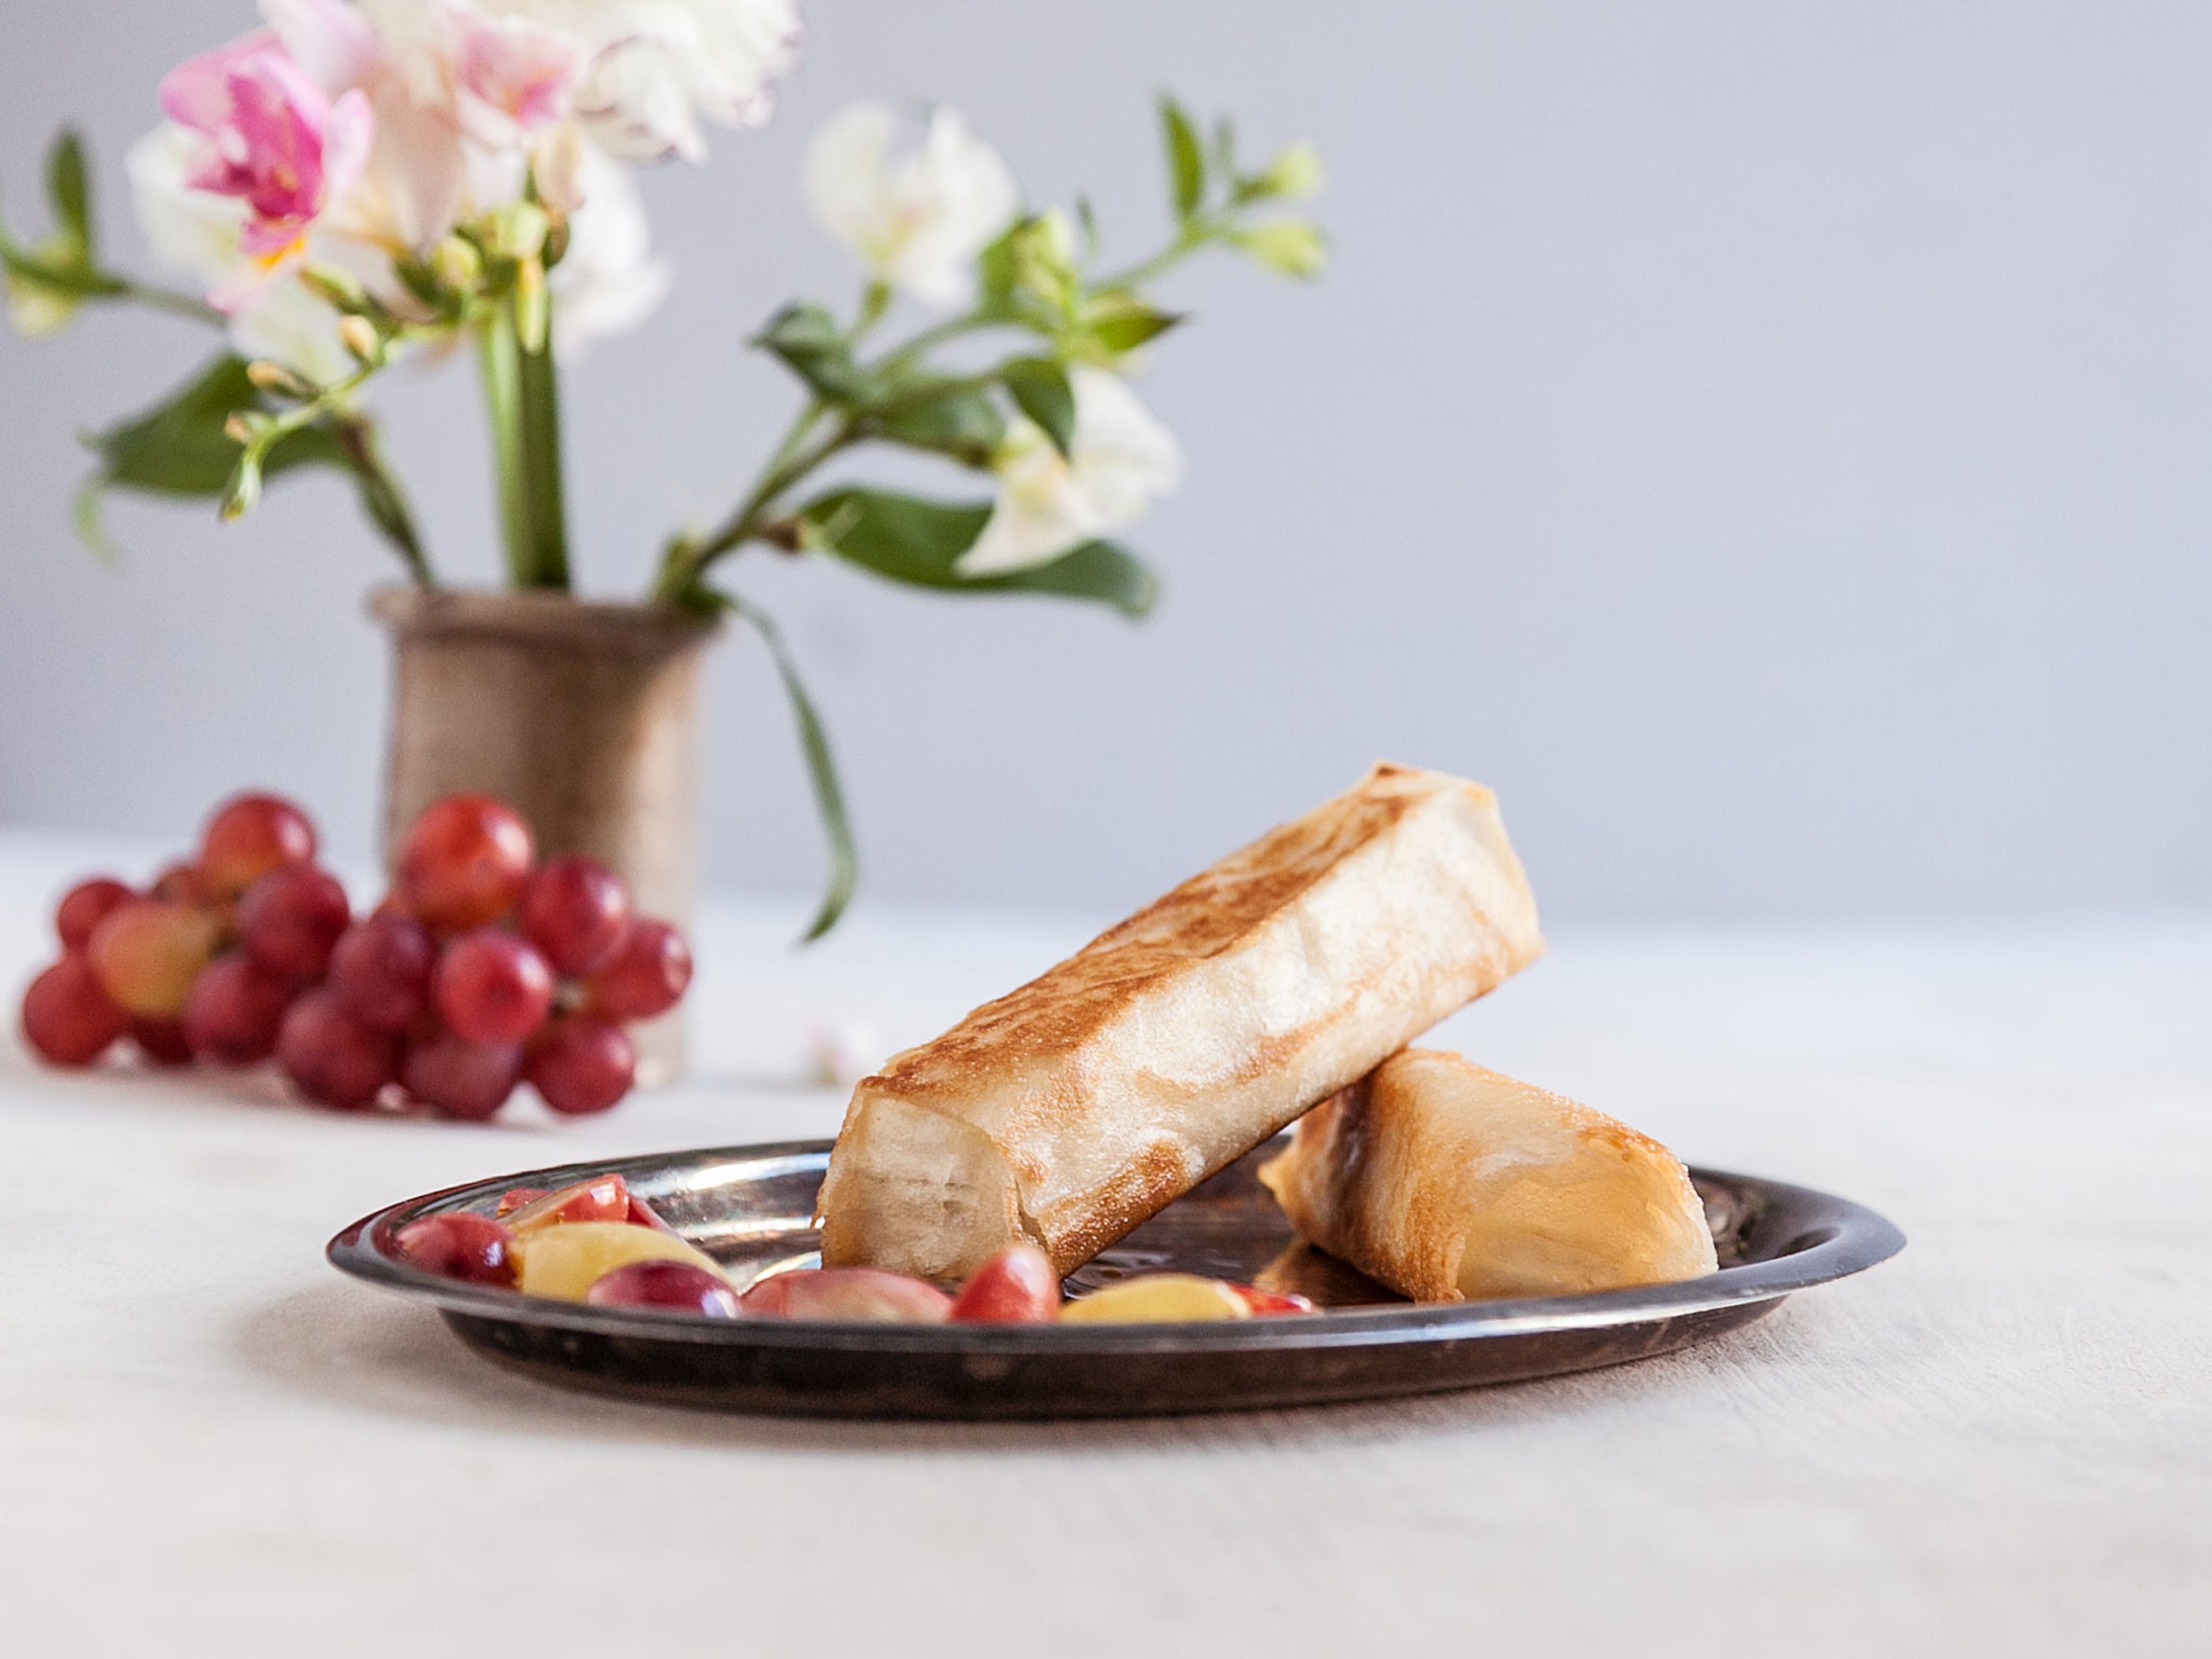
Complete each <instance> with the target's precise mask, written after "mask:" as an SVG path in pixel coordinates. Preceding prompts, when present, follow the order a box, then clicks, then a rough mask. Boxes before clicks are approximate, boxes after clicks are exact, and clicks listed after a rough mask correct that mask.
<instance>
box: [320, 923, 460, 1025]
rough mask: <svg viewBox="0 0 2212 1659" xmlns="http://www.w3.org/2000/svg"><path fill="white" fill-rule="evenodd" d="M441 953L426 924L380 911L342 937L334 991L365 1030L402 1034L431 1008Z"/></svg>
mask: <svg viewBox="0 0 2212 1659" xmlns="http://www.w3.org/2000/svg"><path fill="white" fill-rule="evenodd" d="M437 963H438V947H437V945H436V943H435V941H433V940H432V939H431V938H430V935H429V933H428V930H426V929H425V928H424V927H423V926H422V923H421V922H419V921H416V920H415V918H414V917H412V916H404V915H400V914H399V913H398V911H396V910H380V911H379V912H378V913H377V914H376V915H372V916H370V917H368V918H367V919H366V920H365V921H357V922H356V923H355V924H354V925H353V926H352V927H349V928H347V929H346V930H345V932H344V933H341V934H339V935H338V942H337V944H336V945H333V946H332V947H331V980H330V983H331V989H332V990H333V991H336V992H337V994H338V997H339V999H340V1000H342V1001H343V1003H344V1004H345V1006H346V1012H349V1013H350V1014H351V1015H352V1016H353V1017H354V1018H356V1019H357V1020H359V1021H361V1022H362V1024H364V1025H373V1026H374V1027H375V1028H376V1029H377V1030H380V1031H397V1030H401V1029H402V1028H404V1026H405V1025H406V1024H407V1023H408V1022H409V1021H410V1020H411V1019H413V1018H415V1016H416V1015H417V1014H419V1013H421V1012H422V1011H423V1009H425V1008H427V1007H428V1006H430V970H431V969H433V968H435V967H436V966H437Z"/></svg>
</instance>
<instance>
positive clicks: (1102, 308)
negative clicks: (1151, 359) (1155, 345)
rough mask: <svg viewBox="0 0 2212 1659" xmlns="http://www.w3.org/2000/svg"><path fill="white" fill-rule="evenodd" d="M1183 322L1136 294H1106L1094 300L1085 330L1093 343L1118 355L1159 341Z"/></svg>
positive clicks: (1176, 314) (1087, 308)
mask: <svg viewBox="0 0 2212 1659" xmlns="http://www.w3.org/2000/svg"><path fill="white" fill-rule="evenodd" d="M1182 320H1183V319H1182V315H1181V314H1180V313H1176V312H1172V311H1161V310H1159V309H1158V308H1157V307H1153V306H1152V305H1150V304H1148V303H1146V301H1143V300H1139V298H1138V297H1137V296H1136V295H1133V294H1126V293H1107V294H1101V295H1096V296H1095V297H1094V298H1093V299H1092V300H1091V304H1090V305H1089V306H1088V307H1086V308H1085V313H1084V319H1083V326H1084V331H1085V332H1086V333H1088V334H1089V335H1090V336H1091V338H1092V339H1094V340H1096V341H1097V343H1099V344H1100V345H1102V346H1103V347H1104V348H1105V349H1107V350H1108V351H1110V352H1113V353H1115V354H1117V355H1118V354H1120V353H1121V352H1124V351H1134V350H1135V349H1137V348H1138V347H1139V346H1140V345H1143V344H1144V343H1146V341H1147V340H1154V339H1158V337H1160V336H1161V335H1163V334H1164V333H1166V332H1167V331H1169V330H1170V329H1171V328H1173V327H1174V326H1175V325H1176V324H1177V323H1180V322H1181V321H1182Z"/></svg>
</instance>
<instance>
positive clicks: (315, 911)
mask: <svg viewBox="0 0 2212 1659" xmlns="http://www.w3.org/2000/svg"><path fill="white" fill-rule="evenodd" d="M315 849H316V837H315V827H314V825H313V823H310V822H309V821H308V819H307V814H306V813H304V812H302V811H301V810H300V809H299V808H298V807H297V806H295V805H293V804H292V803H291V802H289V801H288V800H284V799H281V798H280V797H277V796H275V795H261V794H249V795H240V796H238V797H236V798H235V799H232V800H229V801H227V802H225V803H224V804H223V805H221V806H219V807H217V808H216V811H215V813H214V815H213V816H212V817H210V818H209V819H208V822H207V828H206V829H205V831H204V833H203V835H202V836H201V840H200V848H199V854H198V856H197V858H196V859H194V860H191V862H189V863H185V864H177V865H173V866H170V867H169V868H168V869H167V870H166V871H164V872H162V873H161V876H160V877H159V878H157V879H156V880H155V883H154V884H153V885H152V886H151V887H150V888H149V889H148V890H146V891H144V892H139V891H137V890H133V889H132V888H131V887H128V886H126V885H125V884H123V883H122V882H120V881H117V880H115V879H114V878H112V877H107V876H100V877H95V878H93V879H92V880H89V881H86V882H81V883H79V884H77V885H76V886H75V887H73V888H71V889H70V890H69V892H68V894H67V895H65V896H64V898H63V899H62V902H61V904H60V907H59V908H58V909H57V911H56V912H55V915H54V927H55V931H56V932H57V933H59V934H60V935H61V942H62V950H63V953H64V954H63V956H62V959H61V960H60V961H59V962H58V963H54V965H53V966H52V967H51V968H49V969H46V971H45V972H44V973H42V974H40V975H39V976H38V978H36V979H35V980H33V981H32V982H31V987H30V989H29V990H28V991H27V992H26V993H25V994H24V996H23V1035H24V1037H25V1038H26V1040H27V1041H28V1042H29V1043H30V1046H31V1048H33V1050H34V1051H35V1052H36V1053H37V1054H39V1055H40V1057H41V1058H42V1059H45V1060H47V1061H49V1062H51V1063H52V1064H53V1065H56V1066H89V1065H91V1064H93V1063H94V1061H96V1060H99V1059H100V1057H101V1056H102V1055H104V1054H106V1053H107V1052H108V1051H109V1050H110V1049H111V1048H112V1047H113V1046H114V1045H115V1044H116V1043H117V1042H119V1041H121V1040H122V1039H124V1038H125V1037H128V1038H129V1040H130V1041H131V1043H132V1044H133V1045H135V1046H136V1048H137V1050H138V1052H139V1053H140V1054H143V1056H144V1057H145V1059H146V1060H149V1061H151V1062H152V1063H153V1064H155V1065H157V1066H181V1065H185V1064H188V1063H190V1062H191V1061H193V1060H203V1061H206V1062H208V1063H210V1064H212V1065H217V1066H253V1065H258V1064H259V1063H260V1062H262V1061H264V1060H269V1059H270V1058H272V1057H273V1058H274V1059H275V1060H276V1064H277V1066H279V1067H280V1068H282V1070H283V1073H284V1074H285V1076H286V1077H288V1078H289V1079H291V1081H292V1084H293V1085H294V1086H295V1088H296V1089H298V1091H300V1093H301V1094H302V1095H304V1096H305V1097H307V1099H309V1100H312V1101H315V1102H318V1103H320V1104H322V1105H325V1106H331V1107H336V1108H337V1109H341V1110H346V1111H360V1110H363V1109H368V1108H369V1107H372V1106H374V1105H377V1104H379V1103H388V1104H393V1105H403V1104H412V1105H415V1106H417V1107H421V1108H427V1109H429V1110H430V1111H432V1112H435V1113H436V1114H438V1115H441V1116H444V1117H453V1118H467V1119H478V1120H480V1119H483V1118H488V1117H489V1116H490V1115H492V1114H493V1113H495V1112H496V1111H497V1110H499V1109H500V1108H501V1106H502V1105H503V1104H505V1103H506V1102H507V1097H508V1096H510V1095H512V1094H513V1092H514V1090H515V1087H516V1085H518V1084H521V1083H527V1084H529V1085H531V1087H532V1088H533V1089H535V1090H536V1091H538V1096H539V1097H540V1098H542V1099H543V1100H544V1103H546V1105H548V1106H550V1108H552V1109H553V1110H555V1111H556V1112H561V1113H564V1114H568V1115H581V1114H584V1113H587V1112H603V1111H605V1110H606V1109H608V1108H609V1107H611V1106H612V1105H613V1104H614V1103H616V1102H617V1101H618V1100H620V1099H621V1098H622V1097H623V1096H624V1095H626V1094H628V1093H629V1090H630V1085H631V1084H632V1083H633V1082H634V1081H635V1077H636V1071H637V1051H636V1049H635V1047H634V1045H633V1044H632V1043H631V1041H630V1038H629V1033H628V1031H627V1030H625V1029H624V1027H625V1026H627V1025H628V1024H630V1023H631V1022H633V1021H635V1020H641V1019H650V1018H653V1016H654V1015H656V1014H660V1013H665V1012H667V1011H668V1010H669V1009H671V1008H672V1007H674V1006H676V1004H677V1002H678V1000H679V999H681V998H682V996H683V994H684V988H685V987H687V986H688V985H689V984H690V980H691V952H690V948H689V947H688V946H687V945H685V944H684V939H683V936H682V935H681V934H680V933H678V932H677V931H676V929H675V928H673V927H671V926H670V925H669V924H668V923H666V922H665V921H653V919H651V918H650V917H645V916H635V915H631V913H630V901H629V890H628V889H627V888H625V887H624V886H623V883H622V880H621V878H619V877H617V875H616V874H615V873H614V872H612V871H611V870H609V869H608V868H607V867H606V866H605V865H603V864H599V863H598V862H596V861H595V860H591V859H587V858H574V857H564V858H552V859H548V860H544V862H543V863H539V862H538V860H537V857H536V850H535V847H534V845H533V843H532V838H531V834H530V826H529V825H528V824H526V823H524V822H523V821H522V819H521V817H520V816H519V815H518V814H517V813H516V812H515V811H514V810H513V808H511V807H509V806H507V805H504V804H503V803H501V802H500V801H497V800H494V799H491V798H489V796H485V795H451V796H448V797H447V799H443V800H441V801H437V802H435V803H433V804H432V805H430V806H428V807H427V808H426V809H424V811H423V812H422V816H421V817H418V818H416V820H415V823H414V824H413V826H412V827H411V828H410V829H409V830H408V832H407V837H406V839H405V841H404V842H402V843H401V845H400V848H399V856H398V860H397V862H396V865H395V866H394V871H393V875H392V890H391V891H390V893H388V894H387V895H386V897H385V899H384V901H383V902H381V903H380V904H379V905H378V906H377V907H376V908H375V909H374V911H372V912H371V913H369V914H368V915H366V916H363V917H362V918H361V919H360V920H359V921H356V920H355V919H354V916H353V913H352V910H351V908H350V907H349V905H348V903H347V902H346V895H345V890H344V889H343V887H341V886H340V885H339V884H338V881H337V878H336V877H335V876H333V875H331V872H329V871H327V870H325V869H324V868H323V867H322V866H319V865H318V864H317V863H316V862H315Z"/></svg>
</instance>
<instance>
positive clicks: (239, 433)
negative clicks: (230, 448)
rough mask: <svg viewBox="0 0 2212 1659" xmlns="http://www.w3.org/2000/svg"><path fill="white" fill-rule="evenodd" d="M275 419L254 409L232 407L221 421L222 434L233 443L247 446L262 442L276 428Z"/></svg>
mask: <svg viewBox="0 0 2212 1659" xmlns="http://www.w3.org/2000/svg"><path fill="white" fill-rule="evenodd" d="M274 430H276V416H273V415H264V414H263V413H262V412H261V411H260V410H255V409H234V410H231V411H230V414H229V416H228V418H227V419H226V420H225V421H224V422H223V423H222V435H223V436H224V437H226V438H228V439H229V440H230V441H231V442H233V443H234V444H242V445H244V446H246V447H248V448H251V447H252V446H253V445H255V444H258V443H260V442H262V441H264V440H265V439H266V438H267V437H268V436H269V435H270V433H271V432H273V431H274Z"/></svg>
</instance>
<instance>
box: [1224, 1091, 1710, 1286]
mask: <svg viewBox="0 0 2212 1659" xmlns="http://www.w3.org/2000/svg"><path fill="white" fill-rule="evenodd" d="M1260 1179H1261V1181H1262V1182H1265V1183H1266V1185H1267V1188H1268V1190H1269V1191H1271V1192H1273V1194H1275V1197H1276V1200H1277V1201H1279V1203H1280V1204H1281V1205H1282V1206H1283V1210H1284V1212H1285V1214H1287V1215H1288V1216H1289V1217H1290V1218H1291V1225H1293V1226H1295V1227H1296V1228H1297V1230H1298V1231H1299V1233H1300V1234H1301V1235H1302V1236H1303V1237H1304V1238H1305V1239H1306V1240H1307V1242H1308V1243H1313V1244H1317V1245H1319V1246H1320V1247H1321V1248H1322V1249H1324V1250H1327V1251H1328V1253H1329V1254H1330V1255H1334V1256H1338V1257H1340V1258H1342V1259H1343V1260H1344V1261H1349V1262H1351V1263H1352V1265H1353V1266H1354V1267H1358V1269H1359V1270H1360V1271H1361V1272H1362V1273H1365V1274H1366V1275H1367V1276H1368V1277H1369V1278H1370V1279H1374V1280H1376V1282H1377V1283H1378V1284H1383V1285H1389V1287H1390V1288H1391V1289H1392V1290H1394V1291H1398V1292H1400V1293H1401V1295H1405V1296H1409V1297H1413V1299H1414V1300H1415V1301H1418V1302H1459V1301H1467V1300H1480V1299H1482V1298H1485V1297H1514V1296H1565V1295H1573V1294H1577V1293H1580V1292H1582V1291H1604V1290H1618V1289H1621V1288H1624V1287H1626V1286H1628V1285H1662V1284H1667V1283H1669V1282H1671V1281H1673V1280H1674V1279H1695V1278H1697V1277H1699V1275H1700V1274H1703V1273H1711V1272H1712V1271H1713V1270H1714V1267H1715V1266H1716V1263H1715V1261H1714V1256H1713V1241H1712V1234H1711V1230H1710V1229H1709V1228H1708V1227H1707V1225H1706V1223H1705V1206H1704V1205H1703V1203H1701V1202H1700V1201H1699V1198H1698V1194H1697V1190H1696V1188H1693V1187H1692V1186H1691V1184H1690V1176H1689V1172H1688V1171H1687V1170H1685V1169H1684V1168H1683V1167H1682V1164H1681V1160H1680V1159H1679V1158H1676V1157H1675V1156H1674V1153H1672V1152H1668V1150H1667V1148H1665V1147H1664V1146H1661V1145H1660V1144H1659V1143H1658V1142H1657V1141H1656V1140H1653V1139H1651V1138H1650V1136H1648V1135H1642V1134H1638V1133H1637V1132H1636V1131H1635V1130H1633V1129H1632V1128H1630V1127H1628V1126H1627V1125H1626V1124H1625V1123H1620V1122H1616V1121H1614V1120H1613V1119H1612V1118H1609V1117H1607V1116H1606V1115H1605V1114H1603V1113H1602V1112H1595V1111H1592V1110H1591V1109H1589V1107H1587V1106H1583V1105H1580V1104H1578V1103H1576V1102H1574V1101H1571V1100H1569V1099H1567V1098H1566V1097H1565V1096H1563V1095H1555V1094H1551V1093H1549V1092H1547V1091H1545V1090H1542V1089H1538V1088H1535V1087H1534V1086H1532V1085H1528V1084H1526V1083H1516V1081H1514V1079H1511V1078H1510V1077H1502V1076H1500V1075H1499V1074H1498V1073H1496V1072H1491V1071H1486V1070H1484V1069H1483V1068H1482V1067H1481V1066H1477V1065H1474V1064H1473V1063H1472V1062H1470V1061H1468V1060H1462V1059H1461V1058H1460V1057H1459V1056H1458V1055H1457V1054H1440V1053H1437V1052H1436V1051H1435V1050H1433V1049H1424V1048H1408V1049H1407V1050H1406V1051H1405V1052H1404V1053H1403V1054H1394V1055H1392V1056H1391V1057H1390V1058H1389V1060H1385V1061H1384V1062H1383V1064H1382V1065H1381V1066H1377V1067H1376V1069H1375V1071H1374V1073H1372V1074H1371V1075H1370V1076H1368V1077H1364V1078H1362V1079H1360V1080H1359V1081H1358V1082H1357V1083H1355V1084H1353V1085H1352V1086H1351V1087H1350V1088H1348V1089H1346V1090H1345V1091H1343V1092H1342V1093H1340V1094H1339V1095H1337V1096H1335V1097H1334V1098H1332V1099H1329V1100H1328V1101H1325V1102H1323V1103H1322V1104H1321V1105H1319V1106H1317V1107H1316V1108H1315V1109H1313V1110H1312V1111H1311V1112H1310V1113H1309V1114H1307V1115H1306V1116H1305V1117H1304V1118H1302V1119H1300V1120H1299V1122H1298V1126H1297V1131H1296V1133H1294V1134H1293V1135H1292V1137H1291V1144H1290V1146H1289V1148H1288V1149H1287V1150H1286V1151H1285V1152H1283V1154H1282V1155H1281V1156H1280V1157H1279V1158H1275V1159H1273V1161H1271V1162H1270V1163H1269V1164H1267V1166H1266V1167H1265V1168H1263V1169H1262V1170H1261V1171H1260Z"/></svg>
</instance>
